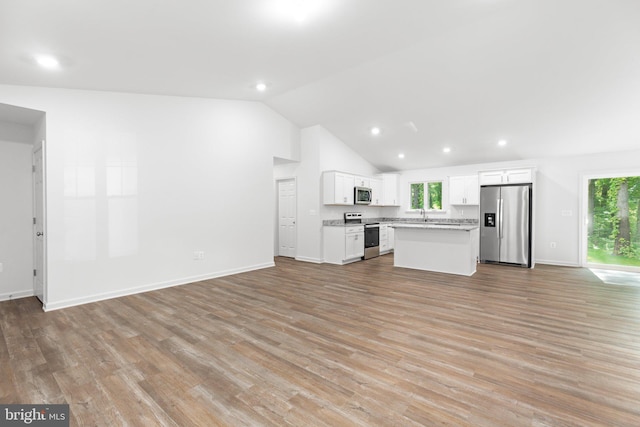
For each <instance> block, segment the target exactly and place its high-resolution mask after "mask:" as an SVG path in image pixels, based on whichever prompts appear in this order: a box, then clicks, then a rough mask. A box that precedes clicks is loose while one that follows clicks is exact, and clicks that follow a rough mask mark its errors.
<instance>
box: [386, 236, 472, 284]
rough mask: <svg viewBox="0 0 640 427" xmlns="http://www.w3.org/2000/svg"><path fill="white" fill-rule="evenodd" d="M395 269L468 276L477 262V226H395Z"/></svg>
mask: <svg viewBox="0 0 640 427" xmlns="http://www.w3.org/2000/svg"><path fill="white" fill-rule="evenodd" d="M392 227H393V228H394V229H395V255H394V263H393V265H394V266H395V267H405V268H414V269H418V270H427V271H436V272H441V273H450V274H460V275H463V276H471V275H473V273H475V272H476V264H477V262H478V255H479V253H478V251H479V236H480V231H479V228H478V225H477V224H430V223H395V224H393V225H392Z"/></svg>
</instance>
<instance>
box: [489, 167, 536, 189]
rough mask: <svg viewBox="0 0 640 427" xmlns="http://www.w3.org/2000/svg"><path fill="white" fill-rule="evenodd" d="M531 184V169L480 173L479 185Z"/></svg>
mask: <svg viewBox="0 0 640 427" xmlns="http://www.w3.org/2000/svg"><path fill="white" fill-rule="evenodd" d="M532 182H533V169H531V168H526V169H509V170H499V171H487V172H480V185H501V184H530V183H532Z"/></svg>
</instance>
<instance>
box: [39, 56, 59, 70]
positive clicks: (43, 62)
mask: <svg viewBox="0 0 640 427" xmlns="http://www.w3.org/2000/svg"><path fill="white" fill-rule="evenodd" d="M36 62H37V63H38V65H39V66H41V67H42V68H47V69H49V70H53V69H56V68H58V67H59V66H60V61H58V60H57V59H56V58H54V57H53V56H49V55H38V56H36Z"/></svg>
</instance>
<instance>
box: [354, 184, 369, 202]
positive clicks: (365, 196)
mask: <svg viewBox="0 0 640 427" xmlns="http://www.w3.org/2000/svg"><path fill="white" fill-rule="evenodd" d="M353 203H354V204H356V205H368V204H370V203H371V189H370V188H368V187H355V189H354V194H353Z"/></svg>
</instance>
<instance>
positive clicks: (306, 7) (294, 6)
mask: <svg viewBox="0 0 640 427" xmlns="http://www.w3.org/2000/svg"><path fill="white" fill-rule="evenodd" d="M327 3H328V2H327V1H326V0H271V1H270V2H266V4H270V5H271V6H270V7H271V9H272V12H271V13H273V14H274V16H277V17H279V18H280V19H283V20H288V21H293V22H295V23H297V24H303V23H305V22H307V21H308V20H309V19H311V18H314V17H316V16H318V15H320V14H321V13H322V12H324V11H325V9H327V7H328V6H327Z"/></svg>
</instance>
